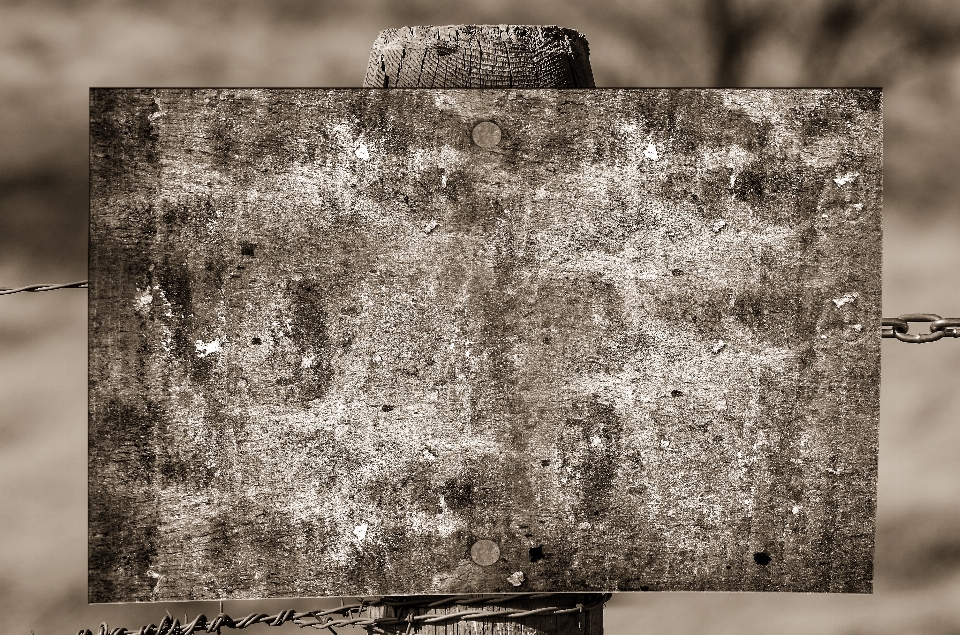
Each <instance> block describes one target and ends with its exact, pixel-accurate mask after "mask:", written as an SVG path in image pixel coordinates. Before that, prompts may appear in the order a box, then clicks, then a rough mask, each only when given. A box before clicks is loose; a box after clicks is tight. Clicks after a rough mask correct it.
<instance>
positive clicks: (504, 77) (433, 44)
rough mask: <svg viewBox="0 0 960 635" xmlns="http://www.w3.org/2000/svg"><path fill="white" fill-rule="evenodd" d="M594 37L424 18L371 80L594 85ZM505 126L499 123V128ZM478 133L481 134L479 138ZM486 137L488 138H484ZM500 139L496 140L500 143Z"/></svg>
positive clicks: (598, 616) (379, 63) (384, 36)
mask: <svg viewBox="0 0 960 635" xmlns="http://www.w3.org/2000/svg"><path fill="white" fill-rule="evenodd" d="M589 50H590V49H589V46H588V44H587V40H586V38H584V37H583V36H582V35H581V34H580V33H578V32H577V31H574V30H573V29H564V28H560V27H556V26H512V25H499V26H477V25H456V26H442V27H435V26H423V27H403V28H401V29H388V30H386V31H381V32H380V35H379V37H377V39H376V41H375V42H374V43H373V48H372V49H371V51H370V61H369V63H368V65H367V75H366V77H365V78H364V80H363V85H364V87H365V88H594V87H595V84H594V82H593V72H592V71H591V69H590V57H589ZM496 132H497V134H499V129H496ZM474 141H477V139H474ZM477 142H478V143H479V144H480V145H484V144H483V143H482V142H480V141H477ZM493 145H495V143H494V144H493ZM567 595H568V596H569V597H567V598H566V599H565V602H564V604H565V605H567V604H568V603H569V604H570V605H572V604H574V603H581V604H585V605H589V604H592V603H594V602H596V599H597V597H598V594H595V593H594V594H580V593H574V594H567ZM555 604H556V599H555V598H536V599H534V598H530V599H527V598H520V599H515V600H512V601H510V602H506V603H503V604H498V605H496V606H495V607H493V608H498V609H506V608H512V609H517V608H521V609H525V610H531V611H532V610H536V609H542V608H544V607H548V606H551V605H555ZM490 608H491V606H490V605H488V604H486V603H485V601H483V600H480V601H477V602H472V603H469V604H456V605H452V606H445V607H442V608H438V609H434V610H431V609H428V608H416V609H407V610H405V611H404V612H403V616H404V617H406V616H407V615H408V614H409V613H413V614H415V615H422V614H424V613H428V612H430V613H436V614H437V615H443V614H447V613H451V612H457V611H463V610H465V609H480V610H483V609H490ZM371 611H372V612H373V614H374V616H375V617H381V616H382V617H395V616H399V614H396V613H395V609H393V608H391V607H372V608H371ZM480 624H484V626H482V627H481V628H483V629H484V630H483V632H484V633H490V635H508V634H509V635H540V634H543V635H561V634H564V633H583V634H584V635H600V634H601V633H603V607H602V606H601V607H599V608H597V609H595V610H593V611H590V612H587V613H568V614H564V615H552V614H547V615H538V616H535V617H528V618H523V619H513V620H512V619H487V620H483V622H480ZM476 625H477V623H476V622H457V621H450V622H439V623H432V624H423V623H419V624H417V626H416V627H415V632H417V633H445V634H449V635H459V634H461V633H473V632H476V630H475V629H476Z"/></svg>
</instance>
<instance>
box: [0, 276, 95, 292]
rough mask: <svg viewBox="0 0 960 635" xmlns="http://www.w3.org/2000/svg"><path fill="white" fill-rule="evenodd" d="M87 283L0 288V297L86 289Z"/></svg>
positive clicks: (84, 281)
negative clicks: (55, 290)
mask: <svg viewBox="0 0 960 635" xmlns="http://www.w3.org/2000/svg"><path fill="white" fill-rule="evenodd" d="M86 288H87V281H86V280H81V281H80V282H68V283H67V284H31V285H27V286H26V287H19V288H17V289H8V288H5V287H0V295H12V294H14V293H25V292H26V293H34V292H37V291H53V290H54V289H86Z"/></svg>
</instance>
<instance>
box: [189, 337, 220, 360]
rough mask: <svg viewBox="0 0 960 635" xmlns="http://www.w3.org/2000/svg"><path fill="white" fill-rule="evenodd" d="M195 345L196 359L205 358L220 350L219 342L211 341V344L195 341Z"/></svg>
mask: <svg viewBox="0 0 960 635" xmlns="http://www.w3.org/2000/svg"><path fill="white" fill-rule="evenodd" d="M195 345H196V347H197V357H206V356H207V355H212V354H213V353H219V352H220V351H221V350H222V347H221V342H220V340H213V341H212V342H204V341H203V340H197V341H196V343H195Z"/></svg>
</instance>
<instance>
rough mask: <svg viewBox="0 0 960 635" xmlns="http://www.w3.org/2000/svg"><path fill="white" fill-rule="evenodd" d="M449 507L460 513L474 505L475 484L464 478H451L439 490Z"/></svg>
mask: <svg viewBox="0 0 960 635" xmlns="http://www.w3.org/2000/svg"><path fill="white" fill-rule="evenodd" d="M438 493H439V494H440V495H441V496H443V500H444V501H445V502H446V503H447V507H449V508H450V509H452V510H454V511H459V510H461V509H464V508H465V507H470V506H471V505H473V503H474V501H473V482H472V481H470V480H467V479H466V478H464V477H459V478H449V479H447V480H446V481H444V483H443V485H442V486H441V487H440V488H439V489H438Z"/></svg>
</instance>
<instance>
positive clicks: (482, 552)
mask: <svg viewBox="0 0 960 635" xmlns="http://www.w3.org/2000/svg"><path fill="white" fill-rule="evenodd" d="M470 557H471V558H473V561H474V562H476V563H477V564H478V565H480V566H481V567H489V566H490V565H492V564H493V563H494V562H496V561H497V560H499V559H500V547H499V546H498V545H497V543H495V542H494V541H492V540H478V541H476V542H475V543H473V546H472V547H470Z"/></svg>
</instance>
